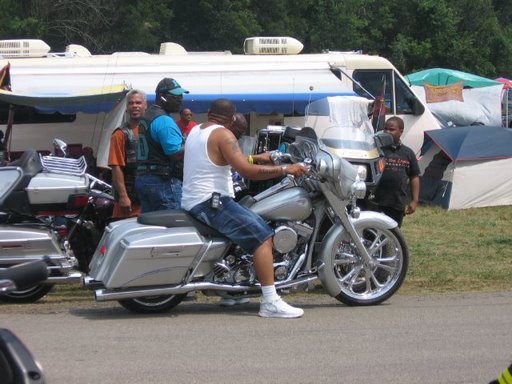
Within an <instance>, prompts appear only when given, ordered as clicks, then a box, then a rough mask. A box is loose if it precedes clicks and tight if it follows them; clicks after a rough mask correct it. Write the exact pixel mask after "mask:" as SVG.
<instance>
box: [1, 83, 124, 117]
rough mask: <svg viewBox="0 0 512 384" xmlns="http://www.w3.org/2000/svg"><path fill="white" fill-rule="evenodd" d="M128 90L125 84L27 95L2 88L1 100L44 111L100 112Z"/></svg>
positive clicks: (111, 105)
mask: <svg viewBox="0 0 512 384" xmlns="http://www.w3.org/2000/svg"><path fill="white" fill-rule="evenodd" d="M127 92H128V89H127V88H126V86H124V85H115V86H111V87H104V88H98V89H91V90H88V91H85V92H81V93H77V94H63V93H60V94H59V93H48V94H42V93H38V94H30V95H27V94H18V93H15V92H10V91H4V90H0V101H3V102H5V103H8V104H13V105H24V106H29V107H34V108H36V109H37V110H38V111H39V112H42V113H55V112H60V113H62V114H74V113H77V112H84V113H99V112H109V111H111V110H112V108H114V106H115V105H116V104H117V103H118V102H119V101H121V100H122V99H123V98H124V96H125V95H126V93H127Z"/></svg>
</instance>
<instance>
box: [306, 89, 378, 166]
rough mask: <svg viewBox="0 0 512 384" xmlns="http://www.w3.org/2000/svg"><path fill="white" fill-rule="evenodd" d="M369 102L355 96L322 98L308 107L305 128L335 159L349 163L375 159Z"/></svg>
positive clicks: (375, 147)
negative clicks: (334, 155)
mask: <svg viewBox="0 0 512 384" xmlns="http://www.w3.org/2000/svg"><path fill="white" fill-rule="evenodd" d="M370 102H371V101H370V100H368V99H365V98H363V97H357V96H334V97H326V98H323V99H320V100H317V101H314V102H312V103H310V104H309V105H308V107H307V109H306V120H305V126H307V127H311V128H313V129H314V130H315V132H316V134H317V136H318V138H320V139H322V141H323V143H324V144H325V145H326V146H327V147H328V148H329V149H330V150H331V151H332V152H333V153H335V154H336V155H338V156H341V157H345V158H351V159H373V158H376V157H378V156H379V153H378V150H377V146H376V145H375V140H374V130H373V126H372V123H371V120H370V118H369V117H368V104H369V103H370Z"/></svg>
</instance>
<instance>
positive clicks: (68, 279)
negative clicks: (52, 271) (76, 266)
mask: <svg viewBox="0 0 512 384" xmlns="http://www.w3.org/2000/svg"><path fill="white" fill-rule="evenodd" d="M81 279H82V273H81V272H77V271H72V272H69V273H67V274H66V275H64V276H48V279H47V280H45V282H44V283H45V284H70V283H79V282H80V280H81Z"/></svg>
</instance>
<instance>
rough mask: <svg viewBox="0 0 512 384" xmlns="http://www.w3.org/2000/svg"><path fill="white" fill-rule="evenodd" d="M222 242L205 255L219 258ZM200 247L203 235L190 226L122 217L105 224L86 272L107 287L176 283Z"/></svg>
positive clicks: (203, 246)
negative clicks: (171, 226)
mask: <svg viewBox="0 0 512 384" xmlns="http://www.w3.org/2000/svg"><path fill="white" fill-rule="evenodd" d="M225 246H226V244H225V242H221V243H220V245H219V246H217V247H213V248H214V249H209V252H208V257H210V258H211V257H213V258H216V259H217V258H220V256H221V255H222V254H223V252H224V249H225ZM204 249H205V239H204V238H203V237H202V236H201V235H200V234H199V233H198V232H197V230H196V229H195V228H194V227H179V228H166V227H161V226H151V225H142V224H139V223H137V222H136V221H135V220H130V219H128V220H123V221H122V222H116V223H113V225H109V226H108V227H107V230H106V231H105V233H104V235H103V237H102V239H101V240H100V243H99V245H98V248H97V250H96V252H95V253H94V256H93V259H92V261H91V265H90V267H91V271H90V273H89V276H90V277H91V278H93V279H94V280H96V281H101V282H102V283H103V286H104V287H105V288H108V289H112V288H127V287H143V286H156V285H169V284H179V283H181V282H182V281H183V280H184V278H185V275H186V274H187V272H188V271H189V270H190V268H191V265H192V264H193V261H194V259H195V258H196V257H197V256H198V255H200V254H201V252H202V250H204ZM216 250H217V251H218V252H217V251H216ZM205 261H206V262H207V261H208V260H203V262H205Z"/></svg>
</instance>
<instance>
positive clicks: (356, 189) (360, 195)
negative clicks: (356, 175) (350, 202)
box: [350, 180, 366, 199]
mask: <svg viewBox="0 0 512 384" xmlns="http://www.w3.org/2000/svg"><path fill="white" fill-rule="evenodd" d="M350 190H351V192H352V194H353V195H354V196H355V197H356V198H357V199H364V197H365V196H366V183H365V182H364V181H362V180H359V181H355V182H354V183H352V187H351V188H350Z"/></svg>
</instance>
